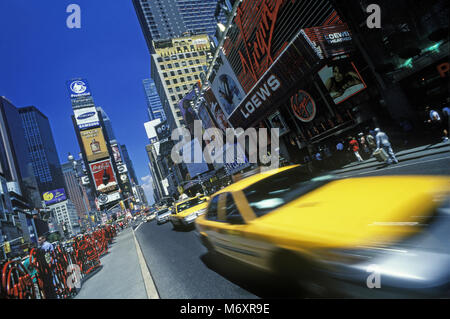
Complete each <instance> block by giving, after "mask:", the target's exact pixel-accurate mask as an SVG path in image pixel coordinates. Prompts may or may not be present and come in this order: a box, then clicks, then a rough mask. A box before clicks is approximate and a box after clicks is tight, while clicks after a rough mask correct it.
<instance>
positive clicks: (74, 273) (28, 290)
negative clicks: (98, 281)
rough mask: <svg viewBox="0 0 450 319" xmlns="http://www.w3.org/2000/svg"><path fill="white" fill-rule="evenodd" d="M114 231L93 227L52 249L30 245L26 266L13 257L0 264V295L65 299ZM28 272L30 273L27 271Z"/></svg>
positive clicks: (91, 267) (97, 263)
mask: <svg viewBox="0 0 450 319" xmlns="http://www.w3.org/2000/svg"><path fill="white" fill-rule="evenodd" d="M116 235H117V231H116V228H115V226H106V227H105V228H102V229H99V230H96V231H94V232H93V233H92V234H85V235H82V236H79V237H75V238H73V239H72V243H65V244H58V245H56V247H54V250H53V251H50V252H45V251H44V250H42V249H36V248H33V249H31V250H30V253H29V255H28V256H26V257H27V258H28V265H29V266H28V269H27V267H25V266H24V264H23V263H22V260H20V259H15V260H11V261H7V262H4V263H3V264H1V265H0V298H2V299H67V298H72V297H74V296H75V295H76V294H77V291H78V290H77V288H78V289H79V288H80V287H81V285H80V284H81V282H82V280H83V279H84V278H85V277H86V276H87V275H88V274H90V273H92V272H93V271H94V270H95V269H97V268H98V267H100V266H101V263H100V257H101V256H102V255H104V254H106V253H108V247H109V244H111V243H112V240H113V238H114V237H115V236H116ZM30 272H31V273H30Z"/></svg>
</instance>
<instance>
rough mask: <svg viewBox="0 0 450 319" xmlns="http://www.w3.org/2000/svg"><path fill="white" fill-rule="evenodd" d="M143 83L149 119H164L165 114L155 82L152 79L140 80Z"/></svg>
mask: <svg viewBox="0 0 450 319" xmlns="http://www.w3.org/2000/svg"><path fill="white" fill-rule="evenodd" d="M142 84H143V85H144V91H145V96H146V97H147V107H148V109H147V111H148V118H149V121H153V120H156V119H161V122H163V121H165V120H166V115H165V114H164V110H163V107H162V104H161V100H160V98H159V95H158V91H157V90H156V86H155V82H154V81H153V80H152V79H145V80H142Z"/></svg>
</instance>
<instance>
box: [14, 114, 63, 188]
mask: <svg viewBox="0 0 450 319" xmlns="http://www.w3.org/2000/svg"><path fill="white" fill-rule="evenodd" d="M19 113H20V117H21V119H22V125H23V131H24V132H25V140H26V146H27V147H28V154H29V158H30V161H31V164H32V168H33V173H34V176H36V181H37V184H38V188H39V193H40V194H41V195H42V194H43V193H45V192H47V191H51V190H55V189H58V188H64V189H66V186H65V182H64V178H63V174H62V170H61V163H60V162H59V157H58V152H57V150H56V145H55V140H54V138H53V133H52V130H51V128H50V123H49V121H48V118H47V117H46V116H45V115H44V114H42V113H41V112H40V111H39V110H38V109H37V108H35V107H34V106H29V107H23V108H20V109H19Z"/></svg>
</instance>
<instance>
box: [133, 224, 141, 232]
mask: <svg viewBox="0 0 450 319" xmlns="http://www.w3.org/2000/svg"><path fill="white" fill-rule="evenodd" d="M142 224H143V222H141V223H140V224H139V225H138V226H137V227H136V228H135V229H134V231H136V230H138V228H139V226H141V225H142Z"/></svg>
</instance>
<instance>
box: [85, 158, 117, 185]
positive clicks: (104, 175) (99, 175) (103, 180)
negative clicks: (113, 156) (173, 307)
mask: <svg viewBox="0 0 450 319" xmlns="http://www.w3.org/2000/svg"><path fill="white" fill-rule="evenodd" d="M89 167H90V169H91V173H92V178H93V180H94V184H95V187H96V189H97V190H98V191H99V192H102V193H108V192H111V191H113V190H116V189H117V181H116V177H115V175H114V172H113V168H112V164H111V160H110V159H106V160H103V161H99V162H95V163H90V164H89Z"/></svg>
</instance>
